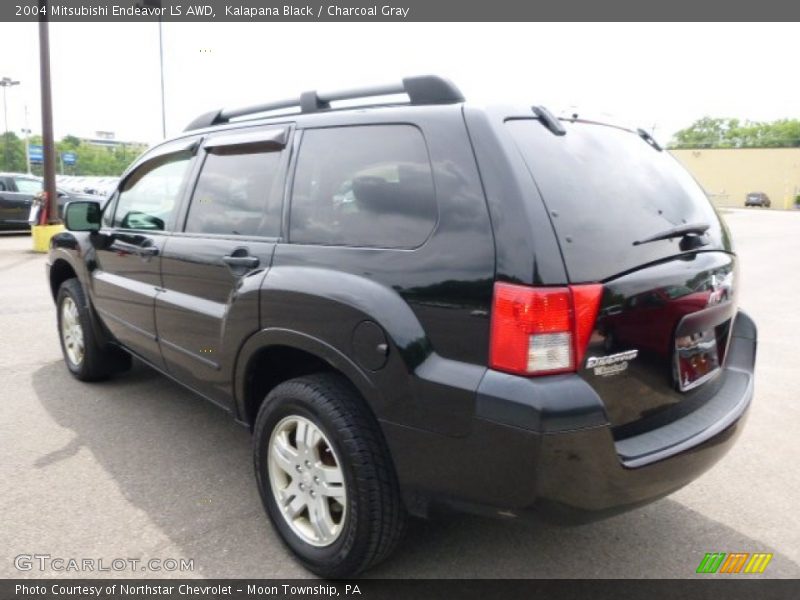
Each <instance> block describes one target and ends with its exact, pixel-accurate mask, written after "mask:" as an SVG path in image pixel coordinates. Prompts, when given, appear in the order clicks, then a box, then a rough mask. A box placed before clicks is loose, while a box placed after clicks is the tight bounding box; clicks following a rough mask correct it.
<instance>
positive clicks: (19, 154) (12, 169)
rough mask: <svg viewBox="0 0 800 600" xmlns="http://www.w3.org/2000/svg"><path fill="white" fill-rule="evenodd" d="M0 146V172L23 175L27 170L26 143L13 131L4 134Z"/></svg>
mask: <svg viewBox="0 0 800 600" xmlns="http://www.w3.org/2000/svg"><path fill="white" fill-rule="evenodd" d="M0 137H2V139H3V143H2V144H0V165H2V167H0V171H5V172H9V173H21V172H24V171H25V170H26V169H27V166H26V162H25V142H23V141H22V140H21V139H19V137H17V134H15V133H14V132H13V131H9V132H8V133H5V134H3V135H2V136H0Z"/></svg>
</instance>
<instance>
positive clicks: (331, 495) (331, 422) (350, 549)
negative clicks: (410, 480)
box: [253, 373, 406, 578]
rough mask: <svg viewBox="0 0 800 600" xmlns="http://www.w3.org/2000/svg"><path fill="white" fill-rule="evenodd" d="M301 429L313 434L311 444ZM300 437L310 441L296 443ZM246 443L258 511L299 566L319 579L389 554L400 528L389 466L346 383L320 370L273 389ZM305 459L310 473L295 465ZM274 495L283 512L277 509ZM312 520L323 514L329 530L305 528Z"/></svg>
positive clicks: (401, 515) (349, 572)
mask: <svg viewBox="0 0 800 600" xmlns="http://www.w3.org/2000/svg"><path fill="white" fill-rule="evenodd" d="M304 423H305V424H304ZM301 424H304V425H302V427H301ZM308 424H311V425H313V426H314V427H316V428H317V429H318V432H319V436H317V437H320V436H321V437H320V439H319V440H317V441H316V442H314V441H313V440H314V439H316V438H315V437H314V436H313V435H312V434H311V433H310V432H312V430H311V427H309V426H308ZM293 427H294V439H292V428H293ZM300 438H302V439H311V440H312V442H311V443H310V444H305V443H299V442H298V439H300ZM253 443H254V448H253V451H254V462H255V472H256V480H257V483H258V490H259V493H260V494H261V500H262V502H263V503H264V508H265V509H266V511H267V514H268V515H269V518H270V520H271V521H272V524H273V526H274V527H275V529H276V530H277V531H278V533H279V535H280V537H281V539H282V540H283V542H284V543H285V544H286V545H287V546H288V547H289V549H290V550H292V552H293V553H294V554H295V555H296V556H297V558H298V559H299V560H300V562H302V563H303V565H304V566H305V567H306V568H307V569H309V570H310V571H312V572H313V573H316V574H317V575H319V576H321V577H330V578H343V577H352V576H354V575H356V574H358V573H360V572H362V571H364V570H365V569H368V568H369V567H371V566H373V565H375V564H377V563H378V562H380V561H381V560H383V559H384V558H386V557H387V556H388V555H389V554H391V552H392V551H393V550H394V549H395V547H396V546H397V544H398V543H399V541H400V539H401V538H402V535H403V532H404V531H405V523H406V512H405V508H404V507H403V504H402V500H401V497H400V490H399V487H398V484H397V478H396V476H395V473H394V466H393V464H392V460H391V457H390V455H389V450H388V448H387V446H386V443H385V441H384V439H383V436H382V434H381V431H380V427H379V425H378V422H377V421H376V419H375V417H374V416H373V415H372V413H371V412H370V411H369V409H368V408H367V406H366V405H365V404H364V402H363V400H362V399H361V397H360V395H359V394H358V392H357V391H356V390H355V389H354V388H353V386H352V385H351V384H350V383H349V382H348V381H347V380H345V379H344V378H342V377H340V376H338V375H334V374H329V373H321V374H316V375H308V376H304V377H299V378H297V379H292V380H289V381H286V382H284V383H282V384H280V385H278V386H276V387H275V388H274V389H273V390H272V391H271V392H270V393H269V395H267V398H266V399H265V401H264V403H263V404H262V405H261V408H260V410H259V412H258V417H257V418H256V423H255V428H254V436H253ZM277 447H280V448H282V449H285V448H287V447H288V448H289V450H292V451H294V453H295V454H292V453H291V452H289V453H286V452H284V450H281V451H276V449H275V448H277ZM308 447H311V453H310V454H308V453H307V452H308V451H307V450H306V449H307V448H308ZM271 448H272V451H271ZM304 452H306V453H305V454H304ZM309 456H312V461H311V467H310V468H309V467H308V465H309V463H308V462H305V461H304V460H303V457H306V458H307V457H309ZM314 458H316V459H317V460H314ZM279 464H280V465H282V466H279ZM337 466H338V468H339V470H340V473H339V474H338V475H335V476H329V475H324V476H321V477H320V479H318V478H317V475H319V474H320V472H321V471H320V470H325V469H328V470H329V472H330V473H335V468H336V467H337ZM331 469H333V470H331ZM290 471H291V475H289V472H290ZM337 478H338V479H340V480H341V482H342V483H341V486H339V485H337V483H336V480H337ZM326 481H330V482H329V483H328V484H325V482H326ZM304 482H305V491H303V490H302V486H303V483H304ZM314 482H317V483H314ZM340 487H341V489H340ZM315 489H316V490H317V495H316V496H314V490H315ZM281 490H282V491H281ZM278 496H280V497H281V498H283V499H284V501H283V502H282V505H283V506H284V507H286V508H281V507H280V506H279V504H278V498H277V497H278ZM302 505H305V508H301V506H302ZM320 506H321V507H322V508H320ZM289 512H291V513H292V514H294V515H296V516H295V517H292V516H290V515H289V514H287V513H289ZM319 515H324V516H325V517H330V522H329V523H328V525H331V524H332V525H333V526H332V527H327V529H326V527H317V526H315V525H313V524H312V518H313V519H314V520H315V521H320V522H327V521H326V519H325V518H319V519H317V518H316V517H317V516H319ZM337 517H338V521H337ZM325 533H330V535H327V537H326V536H325V535H324V534H325Z"/></svg>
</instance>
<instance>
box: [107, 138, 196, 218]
mask: <svg viewBox="0 0 800 600" xmlns="http://www.w3.org/2000/svg"><path fill="white" fill-rule="evenodd" d="M191 158H192V157H191V155H189V154H188V153H186V152H182V153H178V154H168V155H165V156H159V157H157V158H154V159H153V160H151V161H149V162H146V163H144V164H143V165H141V166H140V167H139V168H138V169H136V170H135V171H134V172H133V173H131V174H130V175H129V176H128V177H127V178H126V179H125V182H124V183H123V185H122V187H121V188H120V191H119V195H118V198H117V209H116V211H115V213H114V227H118V228H120V229H152V230H160V231H163V230H164V229H166V227H167V224H168V223H169V220H170V217H171V216H172V213H173V212H174V211H175V208H176V205H177V202H178V195H179V194H180V191H181V186H182V185H183V181H184V179H185V177H186V172H187V170H188V167H189V164H190V163H191Z"/></svg>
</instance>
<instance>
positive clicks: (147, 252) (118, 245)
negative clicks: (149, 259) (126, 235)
mask: <svg viewBox="0 0 800 600" xmlns="http://www.w3.org/2000/svg"><path fill="white" fill-rule="evenodd" d="M109 249H110V250H114V251H117V252H124V253H126V254H137V255H139V256H156V255H157V254H158V246H139V245H137V244H129V243H128V242H123V241H121V240H114V241H113V242H112V244H111V246H110V248H109Z"/></svg>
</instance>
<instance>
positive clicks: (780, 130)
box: [670, 117, 800, 148]
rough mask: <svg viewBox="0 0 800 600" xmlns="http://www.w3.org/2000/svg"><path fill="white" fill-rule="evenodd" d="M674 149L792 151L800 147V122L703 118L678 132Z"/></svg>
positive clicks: (797, 120)
mask: <svg viewBox="0 0 800 600" xmlns="http://www.w3.org/2000/svg"><path fill="white" fill-rule="evenodd" d="M670 147H671V148H791V147H800V120H799V119H780V120H777V121H772V122H766V123H762V122H756V121H744V122H741V121H739V119H719V118H712V117H703V118H702V119H698V120H697V121H695V122H694V123H693V124H692V125H690V126H689V127H687V128H686V129H681V130H680V131H678V132H677V133H676V134H675V136H674V137H673V139H672V142H671V143H670Z"/></svg>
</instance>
